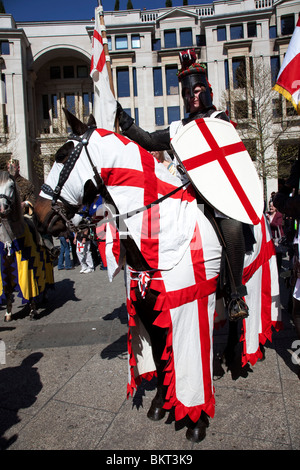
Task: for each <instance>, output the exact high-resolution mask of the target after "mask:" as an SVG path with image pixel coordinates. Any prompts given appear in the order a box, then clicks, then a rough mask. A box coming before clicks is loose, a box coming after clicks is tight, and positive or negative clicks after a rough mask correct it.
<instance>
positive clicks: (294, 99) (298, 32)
mask: <svg viewBox="0 0 300 470" xmlns="http://www.w3.org/2000/svg"><path fill="white" fill-rule="evenodd" d="M273 90H276V91H278V92H279V93H281V94H282V95H283V96H284V97H285V98H286V99H287V100H289V101H290V102H291V103H292V105H293V106H294V108H295V109H296V111H297V113H298V114H300V18H299V19H298V22H297V25H296V28H295V31H294V33H293V36H292V38H291V40H290V43H289V46H288V49H287V51H286V54H285V57H284V59H283V62H282V66H281V69H280V70H279V74H278V77H277V81H276V84H275V85H274V87H273Z"/></svg>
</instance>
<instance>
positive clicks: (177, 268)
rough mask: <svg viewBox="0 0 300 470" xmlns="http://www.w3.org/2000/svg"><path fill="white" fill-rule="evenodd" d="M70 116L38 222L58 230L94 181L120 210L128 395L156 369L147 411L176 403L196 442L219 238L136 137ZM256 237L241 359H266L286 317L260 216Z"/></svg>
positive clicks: (111, 253) (208, 362)
mask: <svg viewBox="0 0 300 470" xmlns="http://www.w3.org/2000/svg"><path fill="white" fill-rule="evenodd" d="M66 114H67V119H68V121H69V124H70V126H71V128H72V130H73V132H74V134H75V135H73V137H72V136H71V137H70V140H69V141H68V142H67V143H66V144H65V145H64V146H63V147H62V148H61V149H60V150H59V151H58V152H57V154H56V162H55V163H54V165H53V167H52V169H51V171H50V173H49V175H48V178H47V181H46V185H44V186H43V187H42V191H41V192H40V195H39V197H38V199H37V202H36V205H35V212H36V214H37V216H38V218H39V220H40V223H41V226H43V227H44V229H46V228H47V229H48V231H50V232H51V233H52V234H54V235H57V234H58V233H59V232H60V231H62V230H64V229H65V224H66V221H67V219H70V218H71V217H72V216H73V215H74V214H75V213H76V211H77V210H78V208H79V207H80V206H81V204H82V202H83V200H84V194H85V188H86V187H87V185H88V183H89V184H90V183H91V181H92V182H93V183H94V193H95V194H96V193H97V192H100V193H101V194H102V196H103V197H104V198H105V199H106V201H107V203H108V205H107V207H108V208H109V207H110V209H111V214H113V213H114V212H115V217H112V218H110V217H109V220H110V222H109V223H107V231H106V244H107V251H106V253H107V258H108V268H109V269H108V274H109V276H110V279H113V277H114V275H116V273H117V272H119V271H120V266H121V265H122V262H123V254H124V252H123V251H122V248H124V249H125V257H126V268H125V282H126V292H127V310H128V313H129V335H128V353H129V378H128V386H127V391H128V393H132V392H133V390H134V388H136V387H137V385H138V384H139V382H140V380H141V378H143V377H145V378H147V379H149V378H151V377H152V376H153V375H154V374H156V375H157V383H158V386H157V394H156V396H155V398H154V400H153V401H152V404H151V407H150V410H149V412H148V417H149V418H151V419H153V420H158V419H161V418H162V417H163V416H164V414H165V412H166V410H170V409H171V408H174V410H175V419H176V420H181V419H183V418H188V420H187V421H188V423H187V426H188V429H187V434H186V436H187V438H188V439H190V440H192V441H194V442H199V441H200V440H202V439H203V438H204V437H205V433H206V427H207V423H208V417H213V416H214V405H215V399H214V387H213V379H212V361H213V348H212V335H213V329H214V321H215V316H216V291H217V284H218V276H219V273H220V261H221V251H222V248H221V246H220V243H219V241H218V237H217V235H216V233H215V230H214V228H213V226H212V225H211V223H210V221H209V220H208V219H207V218H206V217H205V216H204V214H203V213H202V212H201V210H200V209H199V208H198V207H197V203H196V198H195V194H194V190H193V188H192V187H191V186H187V187H182V184H181V181H180V180H179V179H177V178H176V177H175V176H173V175H171V174H170V173H169V172H168V171H167V169H166V168H165V167H164V166H163V165H161V164H159V163H158V162H157V161H156V160H155V158H154V157H152V155H150V154H149V153H148V152H146V151H145V150H144V149H142V148H141V147H139V146H138V145H137V144H136V143H134V142H132V141H130V140H129V139H127V138H125V137H123V136H121V135H118V134H115V133H113V132H109V131H106V130H104V129H94V130H93V129H89V128H88V126H87V125H84V124H82V123H81V122H80V121H78V120H77V119H76V118H75V117H74V116H72V115H71V114H70V113H66ZM89 124H91V122H90V123H89ZM76 136H77V137H76ZM78 136H82V137H78ZM95 187H96V188H95ZM59 201H61V202H59ZM62 209H63V210H62ZM112 219H113V220H112ZM122 223H123V225H122ZM124 231H126V237H124V236H123V238H122V234H124ZM112 234H113V236H112ZM254 235H255V237H256V242H257V243H256V244H255V245H254V249H253V251H252V252H251V253H248V254H247V255H246V258H245V269H244V280H245V283H246V286H247V289H248V298H247V299H246V300H247V303H248V305H249V317H248V318H247V319H245V320H243V322H244V323H243V338H242V341H243V343H244V348H243V363H244V364H245V363H247V362H248V361H250V362H251V363H252V364H254V363H255V362H256V360H257V359H258V358H259V357H261V351H260V344H263V343H264V342H265V340H266V338H268V339H271V327H272V326H275V327H276V325H277V322H278V321H279V320H280V308H279V289H278V278H277V268H276V258H275V251H274V246H273V245H272V240H271V238H270V233H269V229H268V226H267V223H266V221H265V219H264V218H262V220H261V222H260V224H258V225H257V226H255V227H254ZM120 239H121V240H120ZM119 242H120V243H119ZM257 289H258V290H257ZM218 318H219V319H220V317H218Z"/></svg>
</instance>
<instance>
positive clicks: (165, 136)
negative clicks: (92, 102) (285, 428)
mask: <svg viewBox="0 0 300 470" xmlns="http://www.w3.org/2000/svg"><path fill="white" fill-rule="evenodd" d="M180 60H181V64H182V69H181V70H180V71H179V72H178V80H179V82H181V85H182V98H183V100H184V105H185V109H186V112H187V113H189V115H188V117H186V118H184V119H181V120H179V121H175V122H172V123H171V124H170V126H169V127H168V128H166V129H163V130H159V131H155V132H151V133H150V132H147V131H145V130H143V129H141V128H140V127H138V126H137V125H136V124H135V123H134V120H133V119H132V118H131V117H130V116H129V115H128V114H127V113H126V112H125V111H124V110H123V108H122V106H121V105H120V104H119V103H118V104H117V115H118V118H119V125H120V128H121V129H122V132H123V134H124V135H125V136H127V137H129V138H130V139H131V140H133V141H135V142H137V143H138V144H139V145H141V146H142V147H143V148H145V149H146V150H148V151H150V152H153V151H164V150H170V149H171V147H170V141H171V139H172V138H173V137H174V136H175V135H176V133H177V132H179V131H180V129H182V127H183V126H185V125H186V124H188V123H189V122H191V121H193V120H195V119H200V118H207V117H210V118H217V119H223V120H224V121H227V122H228V121H229V118H228V116H227V115H226V113H225V112H223V111H218V110H217V109H216V107H215V106H214V104H213V93H212V88H211V85H210V83H209V82H208V79H207V75H206V69H205V67H204V66H203V65H201V64H199V63H198V62H197V57H196V54H195V51H194V50H190V49H189V50H187V51H183V52H181V53H180ZM173 163H174V165H175V166H176V168H177V169H178V168H179V166H178V165H177V161H176V157H174V161H173ZM177 176H179V177H180V178H181V179H182V182H183V183H184V182H185V181H186V182H188V179H187V177H186V175H185V174H183V170H181V172H180V168H179V171H177ZM196 196H197V200H198V203H201V204H204V205H205V209H206V214H207V215H212V217H213V218H214V220H215V221H216V222H217V227H218V229H217V230H218V232H219V235H221V238H222V239H223V246H224V251H225V250H226V261H225V263H226V272H227V275H228V273H229V275H228V279H227V282H225V283H224V282H223V280H221V282H220V286H221V288H223V289H224V288H225V289H226V290H225V291H224V298H225V301H226V304H227V306H228V313H229V318H230V320H239V319H241V318H246V317H247V316H248V306H247V304H246V303H245V301H244V299H243V297H244V296H245V295H246V294H247V289H246V287H245V286H244V285H243V283H242V274H243V266H244V256H245V253H246V248H247V250H248V249H251V247H252V244H253V243H254V242H255V240H254V239H253V236H252V233H251V231H250V229H249V228H248V229H247V228H245V226H244V224H242V223H241V222H239V221H237V220H233V219H229V218H228V217H226V216H225V215H224V214H221V213H220V212H218V211H216V210H213V212H212V213H211V208H210V207H209V206H208V204H206V203H205V201H204V200H203V199H202V198H201V195H200V194H199V193H198V192H196ZM245 234H247V236H246V235H245ZM246 245H247V246H246ZM225 247H226V248H225ZM222 279H224V278H223V277H222ZM225 284H226V286H227V287H225ZM228 285H229V289H230V292H228V290H227V289H228Z"/></svg>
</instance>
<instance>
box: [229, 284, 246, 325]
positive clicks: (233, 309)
mask: <svg viewBox="0 0 300 470" xmlns="http://www.w3.org/2000/svg"><path fill="white" fill-rule="evenodd" d="M245 295H247V289H246V287H245V286H241V287H239V288H238V289H237V291H236V292H235V293H232V294H231V300H230V301H229V304H228V316H229V320H230V321H238V320H243V319H244V318H247V317H248V316H249V308H248V305H247V304H246V302H245V301H244V299H243V297H244V296H245Z"/></svg>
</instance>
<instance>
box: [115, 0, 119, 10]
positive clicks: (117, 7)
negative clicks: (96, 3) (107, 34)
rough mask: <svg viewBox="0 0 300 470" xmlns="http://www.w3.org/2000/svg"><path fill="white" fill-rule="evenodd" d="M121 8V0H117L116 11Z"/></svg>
mask: <svg viewBox="0 0 300 470" xmlns="http://www.w3.org/2000/svg"><path fill="white" fill-rule="evenodd" d="M119 10H120V2H119V0H116V2H115V11H119Z"/></svg>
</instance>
